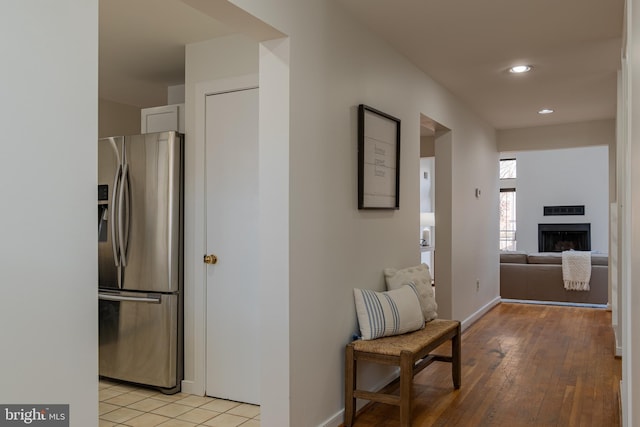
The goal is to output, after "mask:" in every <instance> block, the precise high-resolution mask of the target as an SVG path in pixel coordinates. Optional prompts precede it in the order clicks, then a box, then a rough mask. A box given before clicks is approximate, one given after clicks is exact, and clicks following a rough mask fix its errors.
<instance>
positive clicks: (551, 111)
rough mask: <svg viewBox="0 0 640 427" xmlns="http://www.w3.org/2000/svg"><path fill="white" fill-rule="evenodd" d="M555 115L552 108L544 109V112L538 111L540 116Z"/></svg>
mask: <svg viewBox="0 0 640 427" xmlns="http://www.w3.org/2000/svg"><path fill="white" fill-rule="evenodd" d="M551 113H553V110H552V109H551V108H543V109H542V110H540V111H538V114H551Z"/></svg>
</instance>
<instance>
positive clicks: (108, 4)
mask: <svg viewBox="0 0 640 427" xmlns="http://www.w3.org/2000/svg"><path fill="white" fill-rule="evenodd" d="M99 5H100V9H99V23H100V24H99V25H100V26H99V50H98V61H99V84H98V86H99V96H100V98H103V99H108V100H110V101H115V102H120V103H123V104H128V105H134V106H137V107H141V108H144V107H152V106H158V105H163V104H165V103H166V96H167V86H173V85H178V84H182V83H184V58H185V48H184V47H185V45H187V44H189V43H195V42H199V41H204V40H210V39H213V38H216V37H223V36H226V35H229V34H232V33H233V32H232V31H231V30H230V29H229V28H228V27H227V26H225V25H224V24H222V23H221V22H219V21H216V20H214V19H212V18H211V17H209V16H207V15H205V14H204V13H201V12H199V11H197V10H196V9H194V8H192V7H190V6H187V5H186V4H185V3H183V2H182V1H179V0H100V3H99Z"/></svg>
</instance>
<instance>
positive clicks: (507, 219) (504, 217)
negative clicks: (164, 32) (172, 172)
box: [500, 188, 516, 251]
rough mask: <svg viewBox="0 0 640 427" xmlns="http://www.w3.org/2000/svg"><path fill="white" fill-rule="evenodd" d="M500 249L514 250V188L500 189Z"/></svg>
mask: <svg viewBox="0 0 640 427" xmlns="http://www.w3.org/2000/svg"><path fill="white" fill-rule="evenodd" d="M500 250H501V251H515V250H516V189H515V188H501V189H500Z"/></svg>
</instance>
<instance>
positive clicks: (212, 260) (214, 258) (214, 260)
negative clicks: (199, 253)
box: [204, 254, 218, 264]
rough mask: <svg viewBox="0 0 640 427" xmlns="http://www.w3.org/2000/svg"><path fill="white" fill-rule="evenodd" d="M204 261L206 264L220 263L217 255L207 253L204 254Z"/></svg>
mask: <svg viewBox="0 0 640 427" xmlns="http://www.w3.org/2000/svg"><path fill="white" fill-rule="evenodd" d="M204 263H205V264H217V263H218V257H217V256H215V255H213V254H212V255H205V256H204Z"/></svg>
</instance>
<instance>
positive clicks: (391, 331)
mask: <svg viewBox="0 0 640 427" xmlns="http://www.w3.org/2000/svg"><path fill="white" fill-rule="evenodd" d="M353 296H354V299H355V303H356V313H357V315H358V324H359V325H360V335H361V337H362V339H363V340H372V339H376V338H380V337H387V336H391V335H399V334H404V333H406V332H411V331H415V330H418V329H421V328H422V327H423V326H424V316H423V315H422V309H421V308H420V301H419V300H418V291H417V289H416V286H415V285H414V284H413V283H410V284H408V285H404V286H401V287H400V288H398V289H394V290H392V291H387V292H375V291H372V290H369V289H354V290H353Z"/></svg>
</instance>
